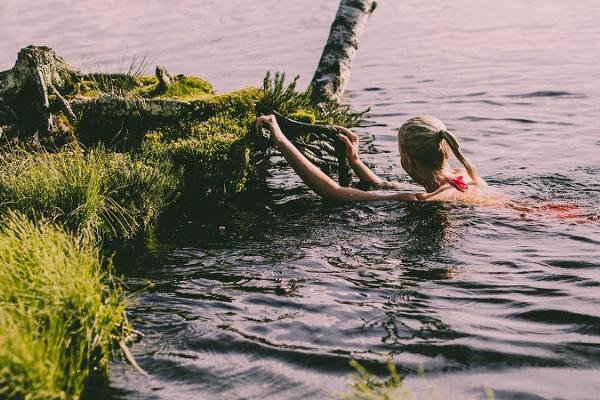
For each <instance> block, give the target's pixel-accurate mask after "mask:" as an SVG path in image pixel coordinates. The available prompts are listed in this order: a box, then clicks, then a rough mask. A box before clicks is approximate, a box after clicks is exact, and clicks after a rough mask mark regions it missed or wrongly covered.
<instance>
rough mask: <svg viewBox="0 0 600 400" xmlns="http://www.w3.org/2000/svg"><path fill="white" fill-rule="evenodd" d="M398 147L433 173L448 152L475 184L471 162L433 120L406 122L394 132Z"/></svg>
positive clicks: (417, 119)
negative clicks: (396, 133) (396, 135)
mask: <svg viewBox="0 0 600 400" xmlns="http://www.w3.org/2000/svg"><path fill="white" fill-rule="evenodd" d="M398 147H399V149H400V152H401V153H402V152H404V153H406V154H408V155H409V156H410V158H411V159H412V160H414V161H416V162H418V163H420V164H421V165H422V166H424V167H428V168H431V169H432V170H434V171H440V170H441V169H442V168H443V167H444V164H445V163H446V162H447V161H448V156H449V154H450V150H452V153H453V154H454V156H455V157H456V158H457V159H458V161H460V163H461V164H462V165H463V166H464V167H465V169H466V170H467V173H468V174H469V176H470V177H471V179H472V180H473V181H477V180H478V178H479V177H478V175H477V169H476V168H475V166H474V165H473V163H471V162H470V161H469V160H468V159H467V157H465V155H464V154H463V153H462V151H461V150H460V145H459V144H458V140H457V139H456V137H455V136H454V135H453V134H452V133H450V132H448V131H447V130H446V125H444V123H443V122H442V121H440V120H439V119H437V118H435V117H430V116H419V117H414V118H411V119H409V120H408V121H406V122H405V123H404V125H402V127H401V128H400V130H399V131H398Z"/></svg>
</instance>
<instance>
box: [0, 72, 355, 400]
mask: <svg viewBox="0 0 600 400" xmlns="http://www.w3.org/2000/svg"><path fill="white" fill-rule="evenodd" d="M69 87H70V89H68V90H70V91H69V92H67V93H63V94H64V96H65V97H66V98H67V99H68V100H69V101H71V100H73V101H75V100H77V99H78V100H80V101H81V99H82V98H83V99H84V100H86V101H87V100H89V101H90V103H89V104H91V105H93V104H94V102H95V101H100V100H102V99H106V98H113V99H115V98H118V102H117V103H115V109H117V110H122V107H120V106H121V105H127V104H129V107H130V108H131V109H132V110H133V111H132V112H130V113H129V114H127V115H126V114H125V113H117V114H116V115H110V114H109V115H106V114H102V113H100V112H99V111H98V110H96V112H93V111H90V110H93V107H92V106H91V105H90V108H85V107H84V108H82V109H81V110H80V111H79V113H78V115H77V116H76V118H71V119H68V118H66V116H65V115H64V114H63V111H61V108H60V107H59V105H58V103H59V100H61V99H60V97H59V96H55V95H50V96H49V102H50V110H51V112H52V117H53V118H54V121H55V127H54V131H49V132H48V133H47V135H45V136H44V135H38V133H39V132H37V131H35V130H34V129H33V128H32V129H29V128H28V124H24V126H23V127H17V126H16V125H15V126H13V127H11V131H12V132H13V133H14V132H20V133H19V134H16V135H15V136H14V137H12V138H11V139H10V140H6V141H5V142H6V143H4V142H3V143H2V145H1V146H0V398H2V399H4V398H6V399H65V398H78V397H80V395H81V393H82V390H83V386H84V384H85V381H86V378H87V377H88V376H89V373H90V371H91V370H92V369H100V370H103V369H104V368H105V367H106V362H107V358H108V357H109V355H110V354H111V348H112V346H113V345H114V343H115V340H117V339H120V338H121V337H122V336H123V332H122V331H121V329H122V328H119V327H120V326H122V324H124V323H126V321H125V316H124V315H125V314H124V312H125V303H124V300H123V299H124V297H123V292H122V289H121V288H120V287H119V286H118V285H114V284H113V283H111V282H112V281H111V279H113V278H111V275H110V270H106V269H103V268H102V266H103V265H102V264H103V262H102V261H101V259H100V254H101V252H102V251H104V250H106V247H107V244H114V243H116V244H118V245H119V246H120V245H123V244H127V243H128V242H129V241H131V240H132V239H134V238H136V237H139V236H140V234H141V233H142V232H144V231H145V230H146V229H147V228H148V227H150V226H152V224H153V222H154V221H155V220H156V219H157V217H158V216H159V215H160V214H161V212H163V211H164V210H165V208H166V207H167V205H169V204H170V203H171V202H173V200H174V199H176V198H178V197H186V198H187V199H190V198H191V199H192V200H196V199H198V198H204V199H205V200H206V199H209V200H214V203H215V204H217V203H218V204H220V202H221V201H222V200H223V199H226V198H228V197H229V196H231V195H234V194H236V193H239V192H240V191H242V190H245V189H246V188H248V186H249V185H248V182H250V181H251V180H252V179H253V178H258V179H260V178H261V171H264V169H265V165H268V160H269V154H270V153H269V149H268V142H266V141H265V139H264V138H262V137H257V135H255V134H254V120H255V118H256V111H255V105H256V103H258V102H261V103H262V104H263V105H265V106H267V107H269V108H271V109H276V110H279V111H280V112H282V113H284V114H287V115H289V116H291V117H292V118H296V119H299V120H302V121H306V122H317V123H327V124H339V125H346V126H353V125H355V124H356V122H357V121H358V120H359V119H360V117H361V114H360V113H359V114H356V113H352V112H350V110H349V109H348V108H346V107H344V106H331V107H326V108H324V109H321V108H317V107H315V106H313V105H311V104H310V95H309V93H305V92H301V91H298V90H297V89H296V83H295V81H293V82H292V83H291V84H286V83H285V78H284V76H283V75H276V76H275V77H271V76H270V75H268V76H267V77H266V78H265V81H264V84H263V87H262V89H260V88H243V89H240V90H237V91H233V92H230V93H224V94H216V93H215V92H214V90H213V89H212V87H211V86H210V84H209V83H208V82H206V81H204V80H202V79H200V78H194V77H184V76H179V75H178V76H176V77H174V78H173V80H172V84H171V86H170V87H169V88H167V89H166V90H163V89H161V86H160V83H159V81H158V79H157V78H153V77H146V78H144V77H139V76H134V75H124V74H115V75H106V74H90V75H87V76H86V80H84V81H83V82H79V83H77V84H73V85H71V86H69V85H66V86H65V88H69ZM111 96H112V97H111ZM140 96H144V97H146V98H147V100H140ZM148 99H149V100H148ZM175 99H176V100H177V101H179V102H180V103H182V102H185V104H184V106H185V107H184V108H185V109H189V110H191V111H190V112H189V114H186V115H187V117H185V118H180V115H177V116H176V117H172V118H168V117H165V116H164V115H162V116H161V117H153V116H152V113H151V112H150V111H149V110H148V109H147V108H145V107H146V106H145V105H144V104H145V103H144V102H145V101H150V100H152V101H155V100H156V101H158V100H160V101H163V100H164V101H165V103H161V104H163V105H164V104H167V103H169V102H170V101H171V102H173V101H175ZM24 100H27V99H24ZM29 103H31V102H30V101H22V102H21V103H20V104H22V105H23V107H24V108H23V109H22V110H21V109H18V110H17V111H19V113H18V114H19V116H20V117H23V118H22V120H23V121H27V118H29V114H28V112H29V111H31V110H28V109H27V108H26V106H27V105H28V104H29ZM155 104H157V103H155ZM182 107H183V106H182ZM129 111H131V110H129ZM19 120H21V118H19ZM0 122H2V121H0ZM0 125H2V124H0ZM40 136H41V139H42V140H41V141H40V140H39V139H40ZM303 140H305V141H307V142H310V140H311V138H310V135H307V136H306V138H303ZM265 142H266V143H265ZM40 143H41V144H40ZM63 145H64V146H63ZM21 146H29V147H28V148H35V149H36V150H35V151H26V150H23V147H21ZM44 146H47V147H46V149H47V150H41V149H40V148H43V147H44ZM48 150H49V151H48ZM186 204H191V205H195V206H197V204H198V203H197V202H196V201H192V202H187V203H186ZM110 248H113V247H112V246H111V247H110ZM117 248H118V247H117ZM104 264H106V263H104ZM103 271H104V272H103Z"/></svg>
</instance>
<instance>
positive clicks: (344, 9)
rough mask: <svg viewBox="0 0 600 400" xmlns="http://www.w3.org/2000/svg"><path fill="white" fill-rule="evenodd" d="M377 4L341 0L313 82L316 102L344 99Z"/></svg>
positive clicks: (313, 93)
mask: <svg viewBox="0 0 600 400" xmlns="http://www.w3.org/2000/svg"><path fill="white" fill-rule="evenodd" d="M376 6H377V3H376V2H375V1H374V0H341V2H340V6H339V8H338V11H337V15H336V16H335V20H334V21H333V24H331V30H330V32H329V38H328V39H327V43H326V44H325V47H324V49H323V54H322V55H321V60H320V61H319V65H318V67H317V69H316V71H315V74H314V76H313V78H312V81H311V84H310V87H311V89H312V100H313V102H314V103H315V104H319V103H322V102H327V101H334V102H339V101H340V100H341V98H342V96H343V94H344V91H345V90H346V85H347V84H348V80H349V78H350V72H351V71H352V62H353V61H354V57H355V56H356V52H357V50H358V42H359V40H360V37H361V36H362V33H363V31H364V29H365V25H366V24H367V21H368V20H369V17H370V16H371V14H372V13H373V11H374V10H375V7H376Z"/></svg>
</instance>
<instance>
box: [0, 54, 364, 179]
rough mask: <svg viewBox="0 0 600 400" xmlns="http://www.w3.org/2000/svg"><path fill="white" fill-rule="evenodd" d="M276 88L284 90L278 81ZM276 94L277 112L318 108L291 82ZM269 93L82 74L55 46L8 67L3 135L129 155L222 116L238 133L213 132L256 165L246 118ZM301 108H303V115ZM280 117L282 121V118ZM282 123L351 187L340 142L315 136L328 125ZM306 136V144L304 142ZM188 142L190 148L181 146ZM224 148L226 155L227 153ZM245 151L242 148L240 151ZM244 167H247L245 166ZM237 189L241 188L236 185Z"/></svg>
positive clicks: (171, 79) (0, 91) (1, 100)
mask: <svg viewBox="0 0 600 400" xmlns="http://www.w3.org/2000/svg"><path fill="white" fill-rule="evenodd" d="M281 78H283V76H281ZM279 84H280V85H283V82H280V83H279ZM271 89H273V87H271ZM279 89H281V90H282V91H281V93H279V94H275V93H274V92H273V93H272V94H273V95H274V96H275V98H277V100H276V101H275V103H273V104H272V105H271V110H275V109H276V108H278V107H277V104H276V103H280V105H281V104H286V102H289V104H295V106H293V107H292V108H291V109H289V110H288V112H295V113H296V114H298V113H300V114H298V115H301V114H302V112H305V113H306V110H313V111H314V110H315V109H314V108H313V109H311V107H313V106H312V105H310V101H308V97H306V101H307V103H306V102H305V100H304V99H305V96H308V94H306V95H304V94H299V93H297V92H295V82H294V83H293V84H292V85H290V87H289V88H288V89H285V90H284V89H282V88H279ZM269 90H270V89H269V88H266V87H265V88H263V89H262V90H261V89H258V88H244V89H240V90H238V91H235V92H231V93H225V94H215V92H214V90H213V88H212V86H211V85H210V84H209V83H208V82H206V81H204V80H202V79H200V78H196V77H188V76H183V75H176V76H173V75H171V74H170V73H169V72H168V71H167V70H166V69H165V68H164V67H161V66H158V67H157V68H156V71H155V76H154V77H143V76H133V75H128V74H119V73H83V72H82V71H81V70H79V69H78V68H75V67H73V66H72V65H70V64H68V63H67V62H66V61H65V60H64V59H62V58H61V57H59V56H58V55H57V54H56V53H55V52H54V51H53V50H52V49H50V48H48V47H41V46H29V47H26V48H24V49H22V50H21V51H20V52H19V54H18V57H17V61H16V63H15V66H14V67H13V68H12V69H10V70H8V71H4V72H0V135H3V136H5V138H8V139H9V140H10V139H12V140H18V141H24V142H27V141H28V140H30V139H32V142H33V143H34V144H38V143H39V144H41V145H42V146H46V147H48V146H50V147H52V148H56V147H60V146H61V145H63V144H65V143H68V142H70V141H78V142H81V143H82V144H84V145H86V146H92V145H94V144H97V143H101V144H103V145H105V146H107V147H110V148H115V149H117V150H119V151H128V150H130V149H132V148H138V149H139V148H141V146H142V145H143V142H144V140H145V138H146V136H147V134H148V133H149V132H152V131H159V132H160V131H161V130H165V129H166V130H169V129H171V131H172V127H173V126H175V127H176V128H175V129H181V128H182V123H183V124H187V126H189V125H190V124H200V123H204V122H211V121H212V122H214V121H213V120H212V118H215V117H217V116H219V115H224V116H229V117H232V118H233V120H235V121H236V122H235V123H233V125H236V124H238V125H239V127H241V128H242V129H241V130H240V129H238V128H233V127H232V124H229V125H228V126H227V127H226V128H227V129H226V131H223V132H218V133H219V134H221V133H223V134H225V136H223V135H220V136H219V135H217V136H218V137H219V138H223V140H225V138H226V139H227V140H226V142H227V143H229V144H231V143H234V142H235V143H237V142H238V140H237V139H236V140H233V139H232V137H230V136H227V133H228V131H231V132H234V131H235V132H236V133H235V135H236V136H237V138H238V139H243V146H246V147H249V148H252V149H254V150H256V151H255V152H253V153H256V154H253V156H255V157H254V161H255V162H256V161H259V160H256V157H268V152H267V153H265V152H262V151H261V150H262V149H264V147H261V146H262V145H261V144H260V140H257V139H258V137H257V136H254V135H253V134H252V129H251V128H250V127H251V126H252V123H251V120H252V119H253V118H254V117H255V116H256V112H257V111H256V110H255V104H256V103H257V102H260V101H261V100H264V98H265V96H267V97H268V93H269ZM278 96H282V97H278ZM299 99H302V100H301V101H300V100H299ZM303 107H306V110H304V111H303ZM339 110H342V111H341V112H338V114H336V115H337V116H338V117H340V116H342V115H346V116H347V115H351V114H352V113H350V112H349V111H348V110H347V109H346V108H343V107H341V108H340V109H339ZM313 111H309V112H308V113H306V116H310V117H311V118H313V122H314V114H312V112H313ZM326 114H327V112H325V113H324V114H323V115H326ZM330 115H331V114H330ZM352 115H354V114H352ZM356 115H359V114H356ZM278 117H279V118H280V119H282V118H283V119H285V117H283V115H281V114H278ZM351 118H354V116H352V117H351ZM334 122H335V123H341V122H340V119H336V117H334V118H330V122H328V123H334ZM285 123H286V124H287V125H286V126H287V128H285V127H284V130H285V131H288V128H289V134H291V135H292V136H295V137H294V139H297V140H295V141H294V142H295V143H296V144H297V145H298V147H299V148H300V150H301V151H302V152H303V153H304V154H305V155H306V156H307V157H308V158H310V159H311V160H312V161H313V162H315V163H316V164H317V165H319V166H320V167H321V168H323V169H324V170H325V171H330V170H331V167H332V166H337V170H338V172H339V173H338V177H339V181H340V184H342V185H343V186H348V185H349V184H350V181H351V175H350V169H349V166H348V163H347V161H346V159H345V152H344V148H343V145H342V143H341V142H340V141H339V140H338V139H337V138H336V136H335V134H334V133H333V134H331V132H330V134H329V135H321V136H319V135H318V132H325V131H327V130H328V129H330V128H331V127H327V126H325V127H320V126H319V125H314V124H312V125H311V124H304V125H302V124H300V125H302V126H300V125H299V124H298V123H295V125H294V121H293V120H290V119H287V122H285ZM177 127H178V128H177ZM299 128H301V129H299ZM183 130H185V128H184V129H183ZM192 130H193V129H192ZM229 133H230V132H229ZM211 134H213V133H211ZM307 134H310V135H308V136H307ZM300 136H302V137H300ZM163 137H166V138H167V139H166V140H168V141H172V140H176V141H178V140H179V139H182V136H181V135H179V134H172V133H171V134H170V135H163ZM306 137H310V139H308V141H306V140H305V138H306ZM315 139H317V140H315ZM194 140H195V141H193V142H192V144H193V145H194V146H196V144H197V141H198V140H202V141H206V140H208V141H210V142H211V143H212V139H210V140H209V138H206V137H205V138H203V139H198V137H197V138H196V139H194ZM186 145H190V143H187V142H186ZM202 146H203V145H202ZM211 146H212V144H211ZM236 146H237V145H236ZM217 148H219V149H222V148H221V147H219V146H217ZM222 150H223V151H225V149H224V148H223V149H222ZM242 150H243V149H242ZM242 150H240V151H242ZM227 151H228V150H227ZM245 152H246V150H243V151H242V152H241V153H240V154H245ZM192 153H193V154H195V153H194V152H192ZM246 158H247V157H245V156H244V157H237V156H236V157H233V159H243V160H245V159H246ZM245 164H246V166H247V164H248V163H247V162H246V163H245ZM240 174H241V173H240ZM234 186H235V187H236V188H237V187H239V185H237V184H236V185H234Z"/></svg>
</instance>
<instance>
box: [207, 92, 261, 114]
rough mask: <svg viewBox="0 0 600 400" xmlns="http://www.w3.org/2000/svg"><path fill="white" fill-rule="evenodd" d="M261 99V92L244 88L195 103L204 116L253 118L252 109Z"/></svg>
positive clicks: (208, 97)
mask: <svg viewBox="0 0 600 400" xmlns="http://www.w3.org/2000/svg"><path fill="white" fill-rule="evenodd" d="M261 98H262V91H261V90H260V89H258V88H254V87H246V88H242V89H238V90H235V91H233V92H229V93H223V94H218V95H214V96H204V97H201V98H199V99H197V101H196V102H195V103H196V104H197V105H198V108H199V109H200V110H202V111H203V113H204V114H205V115H209V116H214V115H218V114H220V113H226V114H228V115H230V116H234V117H235V118H238V119H241V118H248V116H249V115H252V117H253V118H254V117H255V115H256V114H255V112H254V107H255V104H256V102H257V101H259V100H260V99H261Z"/></svg>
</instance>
